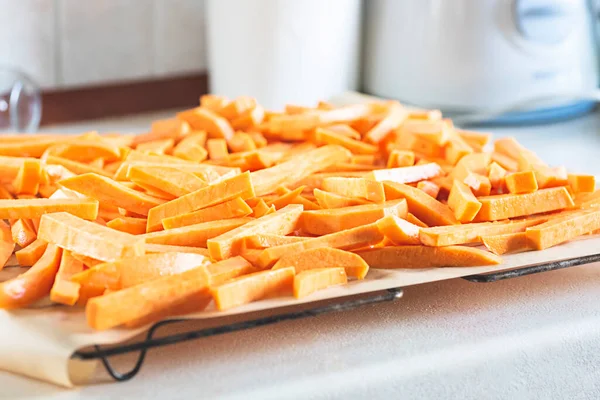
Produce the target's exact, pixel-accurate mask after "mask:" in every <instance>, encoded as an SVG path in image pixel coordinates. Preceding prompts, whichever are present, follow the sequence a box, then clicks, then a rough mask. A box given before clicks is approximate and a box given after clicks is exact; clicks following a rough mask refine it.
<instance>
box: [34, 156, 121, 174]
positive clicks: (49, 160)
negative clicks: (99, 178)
mask: <svg viewBox="0 0 600 400" xmlns="http://www.w3.org/2000/svg"><path fill="white" fill-rule="evenodd" d="M45 162H46V164H49V165H60V166H62V167H64V168H66V169H67V170H69V171H71V172H72V173H74V174H78V175H81V174H86V173H89V172H92V173H95V174H98V175H103V176H112V175H111V174H110V172H107V171H104V170H103V169H102V168H96V167H93V166H91V165H89V164H84V163H80V162H77V161H73V160H68V159H66V158H62V157H57V156H53V155H49V156H48V157H46V160H45Z"/></svg>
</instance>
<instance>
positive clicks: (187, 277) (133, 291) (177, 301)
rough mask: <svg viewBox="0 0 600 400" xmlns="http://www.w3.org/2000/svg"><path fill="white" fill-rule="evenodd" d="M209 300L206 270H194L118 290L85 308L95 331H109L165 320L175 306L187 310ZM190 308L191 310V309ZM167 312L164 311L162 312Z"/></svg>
mask: <svg viewBox="0 0 600 400" xmlns="http://www.w3.org/2000/svg"><path fill="white" fill-rule="evenodd" d="M206 298H208V299H210V291H209V289H208V274H207V272H206V268H205V267H197V268H194V269H191V270H189V271H185V272H183V273H181V274H179V275H172V276H164V277H161V278H159V279H156V280H153V281H150V282H147V283H143V284H141V285H137V286H134V287H130V288H128V289H124V290H119V291H117V292H113V293H110V294H108V295H104V296H100V297H94V298H92V299H90V300H89V301H88V303H87V305H86V309H85V313H86V318H87V321H88V324H89V325H90V326H91V327H92V328H94V329H99V330H103V329H110V328H114V327H116V326H119V325H122V324H125V323H128V322H129V323H133V322H135V325H141V324H143V322H140V320H145V321H153V320H155V319H158V318H159V317H160V316H162V317H165V316H167V315H169V314H170V311H174V310H176V309H177V307H183V304H184V303H187V304H188V306H185V308H186V309H188V308H189V304H192V305H193V304H198V306H199V307H198V308H197V310H200V309H201V308H203V307H201V305H202V306H205V305H206V304H207V303H206V302H205V301H203V300H204V299H206ZM192 309H193V307H192ZM165 310H166V312H165Z"/></svg>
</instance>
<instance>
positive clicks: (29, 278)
mask: <svg viewBox="0 0 600 400" xmlns="http://www.w3.org/2000/svg"><path fill="white" fill-rule="evenodd" d="M61 255H62V250H61V249H60V248H58V247H57V246H55V245H53V244H49V245H48V247H47V248H46V251H45V252H44V255H42V257H41V258H40V259H39V260H38V261H37V262H36V263H35V264H34V265H33V266H32V267H31V268H29V269H28V270H27V271H25V272H24V273H22V274H20V275H18V276H17V277H15V278H13V279H9V280H7V281H4V282H2V283H0V308H4V309H14V308H21V307H26V306H28V305H30V304H33V303H35V302H36V301H38V300H40V299H42V298H44V297H46V296H47V295H48V294H49V293H50V289H51V288H52V284H53V283H54V277H55V275H56V272H57V271H58V266H59V264H60V257H61Z"/></svg>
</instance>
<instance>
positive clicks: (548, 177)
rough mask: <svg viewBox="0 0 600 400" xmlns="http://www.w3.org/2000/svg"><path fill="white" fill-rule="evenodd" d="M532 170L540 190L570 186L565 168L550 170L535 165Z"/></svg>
mask: <svg viewBox="0 0 600 400" xmlns="http://www.w3.org/2000/svg"><path fill="white" fill-rule="evenodd" d="M532 169H533V172H534V174H535V180H536V181H537V184H538V187H539V188H540V189H546V188H551V187H557V186H567V185H568V184H569V177H568V175H567V170H566V169H565V168H564V167H556V168H550V167H546V166H543V165H535V166H533V167H532Z"/></svg>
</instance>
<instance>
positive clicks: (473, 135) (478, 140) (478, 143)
mask: <svg viewBox="0 0 600 400" xmlns="http://www.w3.org/2000/svg"><path fill="white" fill-rule="evenodd" d="M456 133H457V134H458V135H459V136H460V137H461V138H463V140H465V141H466V142H467V143H468V144H469V145H470V146H471V147H474V148H475V147H477V150H478V151H481V149H482V148H483V147H484V146H485V145H486V144H488V143H489V142H490V140H491V139H492V134H491V133H483V132H475V131H466V130H462V129H456Z"/></svg>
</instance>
